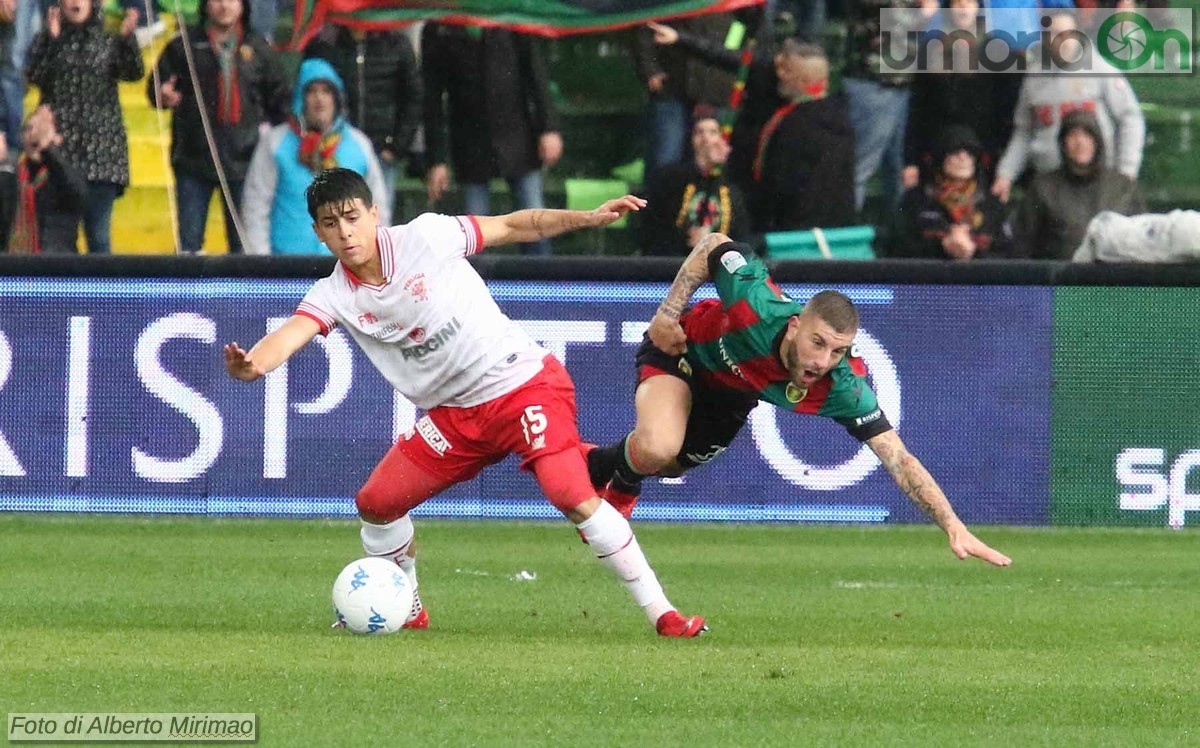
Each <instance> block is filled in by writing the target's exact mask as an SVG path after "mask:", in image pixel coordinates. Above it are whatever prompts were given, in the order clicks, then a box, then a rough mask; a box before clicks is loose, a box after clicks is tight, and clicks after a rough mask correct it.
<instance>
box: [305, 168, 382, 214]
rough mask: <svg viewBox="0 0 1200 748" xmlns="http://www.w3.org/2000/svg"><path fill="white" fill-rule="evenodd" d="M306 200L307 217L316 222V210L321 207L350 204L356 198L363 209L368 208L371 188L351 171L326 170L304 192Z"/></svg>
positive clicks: (370, 203) (360, 176)
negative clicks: (361, 203)
mask: <svg viewBox="0 0 1200 748" xmlns="http://www.w3.org/2000/svg"><path fill="white" fill-rule="evenodd" d="M304 197H305V199H307V200H308V215H309V216H311V217H312V219H313V220H314V221H315V220H317V209H318V208H320V207H321V206H322V205H330V204H333V205H344V204H346V203H352V202H354V200H355V199H356V198H357V199H359V200H362V202H363V207H364V208H370V207H371V206H372V205H373V204H374V203H373V202H372V200H371V188H370V187H368V186H367V180H365V179H363V178H362V175H361V174H359V173H358V172H356V171H354V170H353V169H342V168H336V169H326V170H325V171H323V172H321V173H320V174H318V175H317V176H316V177H315V178H314V179H313V181H312V184H310V185H309V186H308V189H306V190H305V191H304Z"/></svg>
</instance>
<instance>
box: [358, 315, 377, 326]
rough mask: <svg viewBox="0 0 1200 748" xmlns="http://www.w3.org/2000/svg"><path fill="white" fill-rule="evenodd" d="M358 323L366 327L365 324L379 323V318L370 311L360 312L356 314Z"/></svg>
mask: <svg viewBox="0 0 1200 748" xmlns="http://www.w3.org/2000/svg"><path fill="white" fill-rule="evenodd" d="M358 324H359V326H360V327H366V326H367V325H377V324H379V318H378V317H376V316H375V315H374V314H371V313H370V312H363V313H362V314H360V315H358Z"/></svg>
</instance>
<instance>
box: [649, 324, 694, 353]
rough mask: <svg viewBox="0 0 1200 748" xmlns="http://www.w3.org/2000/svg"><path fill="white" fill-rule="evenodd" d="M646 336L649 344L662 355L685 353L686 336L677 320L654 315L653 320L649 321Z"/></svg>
mask: <svg viewBox="0 0 1200 748" xmlns="http://www.w3.org/2000/svg"><path fill="white" fill-rule="evenodd" d="M647 334H648V335H649V336H650V342H651V343H654V345H655V347H656V348H658V349H659V350H660V351H662V352H664V353H669V354H671V355H672V356H679V355H682V354H684V353H686V352H687V334H686V333H684V331H683V325H681V324H679V320H677V319H672V318H671V317H668V316H667V315H665V314H656V315H654V319H652V320H650V329H649V330H647Z"/></svg>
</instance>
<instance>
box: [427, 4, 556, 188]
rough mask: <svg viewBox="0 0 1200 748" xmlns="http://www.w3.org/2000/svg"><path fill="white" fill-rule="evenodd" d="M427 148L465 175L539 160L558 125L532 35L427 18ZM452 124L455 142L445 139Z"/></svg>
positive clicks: (515, 169)
mask: <svg viewBox="0 0 1200 748" xmlns="http://www.w3.org/2000/svg"><path fill="white" fill-rule="evenodd" d="M421 60H422V62H421V68H422V70H423V72H424V82H425V148H426V154H427V160H428V162H429V163H430V164H439V163H446V161H447V154H449V160H450V162H451V164H452V165H453V167H454V173H455V177H456V178H457V179H458V181H459V182H466V183H479V182H486V181H487V180H489V179H491V178H493V177H519V176H521V175H522V174H527V173H529V172H531V171H533V170H535V169H538V168H540V167H541V159H540V158H539V157H538V138H539V137H540V136H541V135H542V134H543V133H547V132H555V131H557V130H558V123H557V121H556V120H555V116H554V110H553V107H552V106H551V102H550V89H549V87H548V84H547V81H546V66H545V64H544V62H543V60H542V55H541V52H540V51H539V49H538V47H537V46H536V44H535V42H534V40H533V39H532V38H531V37H529V36H526V35H522V34H516V33H513V32H511V31H506V30H503V29H492V28H489V29H478V28H464V27H461V26H447V25H442V24H436V23H430V24H426V26H425V29H424V31H423V32H422V36H421ZM447 130H448V131H449V132H448V134H449V141H448V143H447Z"/></svg>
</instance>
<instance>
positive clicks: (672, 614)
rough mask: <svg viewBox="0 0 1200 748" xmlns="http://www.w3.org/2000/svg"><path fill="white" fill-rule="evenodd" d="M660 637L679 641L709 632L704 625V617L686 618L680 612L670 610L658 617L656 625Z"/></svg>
mask: <svg viewBox="0 0 1200 748" xmlns="http://www.w3.org/2000/svg"><path fill="white" fill-rule="evenodd" d="M654 628H655V630H657V631H658V635H659V636H670V637H673V638H677V639H691V638H693V637H696V636H700V635H701V634H703V633H704V632H705V631H708V626H706V625H705V624H704V616H688V617H686V618H685V617H684V616H682V615H680V614H679V611H678V610H669V611H667V612H666V613H663V614H662V615H661V616H659V617H658V623H656V624H654Z"/></svg>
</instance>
